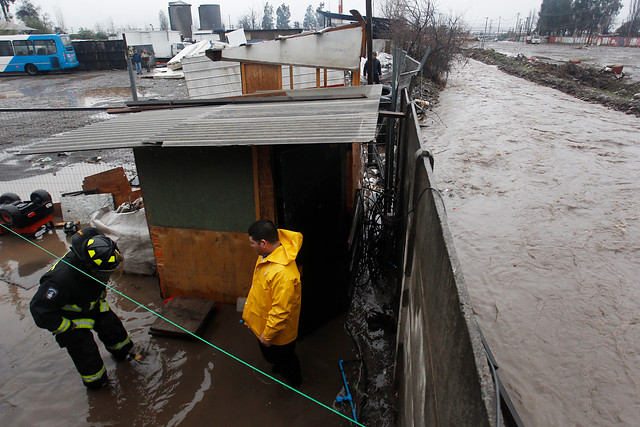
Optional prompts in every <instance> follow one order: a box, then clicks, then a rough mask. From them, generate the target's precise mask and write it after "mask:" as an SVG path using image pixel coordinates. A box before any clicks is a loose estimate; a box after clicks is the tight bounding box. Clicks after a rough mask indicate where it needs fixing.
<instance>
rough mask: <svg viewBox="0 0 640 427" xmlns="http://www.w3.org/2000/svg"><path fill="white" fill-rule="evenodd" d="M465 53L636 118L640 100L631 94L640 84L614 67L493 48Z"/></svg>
mask: <svg viewBox="0 0 640 427" xmlns="http://www.w3.org/2000/svg"><path fill="white" fill-rule="evenodd" d="M466 54H467V56H469V57H470V58H473V59H475V60H478V61H481V62H484V63H486V64H490V65H496V66H497V67H498V69H500V70H501V71H504V72H505V73H508V74H511V75H514V76H518V77H521V78H523V79H526V80H529V81H532V82H534V83H538V84H541V85H544V86H549V87H552V88H555V89H558V90H560V91H562V92H564V93H567V94H569V95H572V96H575V97H576V98H579V99H582V100H584V101H588V102H591V103H595V104H602V105H605V106H607V107H610V108H613V109H615V110H618V111H623V112H625V113H627V114H633V115H635V116H637V117H640V99H638V98H636V96H635V94H637V93H638V92H640V83H637V82H635V83H634V82H631V81H628V80H627V79H625V78H624V77H620V76H623V72H620V73H615V72H613V68H617V67H605V68H604V69H598V68H595V67H592V66H589V65H585V64H581V63H576V62H559V63H551V62H549V61H546V60H544V58H535V57H533V58H527V57H526V56H524V55H518V56H516V57H511V56H507V55H505V54H502V53H498V52H496V51H494V50H493V49H477V48H475V49H468V50H467V51H466ZM606 68H609V69H610V70H611V71H608V70H607V69H606Z"/></svg>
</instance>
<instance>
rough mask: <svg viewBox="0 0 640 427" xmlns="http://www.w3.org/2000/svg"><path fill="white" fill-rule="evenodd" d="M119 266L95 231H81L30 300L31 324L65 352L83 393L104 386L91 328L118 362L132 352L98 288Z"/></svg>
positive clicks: (112, 249) (103, 289)
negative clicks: (74, 368)
mask: <svg viewBox="0 0 640 427" xmlns="http://www.w3.org/2000/svg"><path fill="white" fill-rule="evenodd" d="M122 262H123V257H122V255H120V251H119V250H118V247H117V246H116V244H115V243H114V242H113V240H111V239H110V238H108V237H107V236H105V235H104V234H102V232H101V231H100V230H98V229H97V228H91V227H89V228H85V229H83V230H81V231H78V232H77V233H76V234H74V236H73V237H72V238H71V251H69V252H68V253H67V254H66V255H65V256H64V258H62V261H58V262H57V263H56V264H55V265H54V266H53V267H51V269H50V270H49V271H48V272H46V273H45V274H44V275H43V276H42V278H41V279H40V287H39V288H38V290H37V291H36V294H35V295H34V296H33V299H32V300H31V305H30V308H31V315H32V316H33V319H34V320H35V322H36V325H38V326H39V327H41V328H44V329H48V330H49V331H51V332H52V333H53V335H54V336H55V338H56V341H57V342H58V344H59V345H60V347H63V348H66V349H67V352H68V353H69V356H71V359H72V360H73V363H74V364H75V366H76V369H77V370H78V372H79V373H80V376H81V377H82V383H83V384H84V385H85V386H86V387H87V388H89V389H99V388H101V387H103V386H105V385H106V384H107V371H106V368H105V366H104V363H103V362H102V358H101V357H100V351H99V350H98V346H97V345H96V343H95V341H94V339H93V334H92V333H91V330H92V329H93V330H95V331H96V332H97V333H98V338H100V341H102V342H103V343H104V345H105V347H106V348H107V350H108V351H109V352H110V353H111V354H112V355H113V357H114V358H115V359H116V360H117V361H119V362H120V361H124V360H126V359H127V357H128V356H129V350H131V348H132V347H133V343H132V342H131V339H130V338H129V335H128V334H127V331H126V330H125V329H124V326H122V322H121V321H120V319H119V318H118V316H116V315H115V314H114V313H113V311H111V310H110V309H109V304H108V303H107V302H106V301H105V296H106V292H107V291H106V287H105V286H104V284H103V283H104V282H106V281H108V280H109V277H110V276H111V274H112V273H113V272H114V271H115V270H117V269H118V268H119V267H121V266H122Z"/></svg>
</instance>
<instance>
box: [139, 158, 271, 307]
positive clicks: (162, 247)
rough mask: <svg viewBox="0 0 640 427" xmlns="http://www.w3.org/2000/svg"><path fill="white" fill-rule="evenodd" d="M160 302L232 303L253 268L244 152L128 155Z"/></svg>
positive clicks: (251, 197)
mask: <svg viewBox="0 0 640 427" xmlns="http://www.w3.org/2000/svg"><path fill="white" fill-rule="evenodd" d="M134 154H135V158H136V164H137V168H138V174H139V177H140V184H141V188H142V191H143V196H144V200H145V207H146V212H147V219H148V223H149V229H150V232H151V236H152V240H153V244H154V251H155V255H156V262H157V265H158V275H159V277H160V284H161V290H162V295H163V296H164V297H165V298H167V297H173V296H185V297H192V298H204V299H212V300H215V301H218V302H222V303H235V301H236V298H237V297H239V296H245V295H246V294H247V292H248V290H249V287H250V285H251V274H252V271H253V265H254V263H255V260H256V255H255V252H254V251H253V250H252V249H251V247H250V246H249V244H248V240H247V236H246V229H247V227H248V226H249V225H250V224H251V223H252V222H253V221H255V219H256V215H257V214H258V212H259V209H256V203H255V201H256V197H255V195H256V186H255V180H254V166H253V165H254V158H255V156H254V153H253V151H252V148H251V147H197V148H161V147H148V148H147V147H144V148H136V149H135V150H134Z"/></svg>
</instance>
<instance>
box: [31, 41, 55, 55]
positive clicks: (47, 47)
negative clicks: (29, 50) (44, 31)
mask: <svg viewBox="0 0 640 427" xmlns="http://www.w3.org/2000/svg"><path fill="white" fill-rule="evenodd" d="M33 45H34V46H35V48H36V55H55V54H56V53H57V52H58V50H57V49H56V42H55V41H53V40H34V41H33Z"/></svg>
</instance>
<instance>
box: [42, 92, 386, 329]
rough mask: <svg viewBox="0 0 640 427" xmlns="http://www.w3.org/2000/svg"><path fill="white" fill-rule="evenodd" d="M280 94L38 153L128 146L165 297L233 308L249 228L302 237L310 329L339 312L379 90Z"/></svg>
mask: <svg viewBox="0 0 640 427" xmlns="http://www.w3.org/2000/svg"><path fill="white" fill-rule="evenodd" d="M284 93H285V95H283V96H275V97H269V98H253V99H245V100H244V102H243V103H241V100H238V99H235V100H228V101H221V104H220V105H212V106H200V107H188V108H173V109H164V110H152V111H143V112H136V113H128V114H123V115H120V116H118V117H115V118H114V119H111V120H107V121H105V122H101V123H95V124H92V125H89V126H86V127H84V128H82V129H78V130H76V131H73V132H69V133H66V134H61V135H57V136H55V137H53V138H51V139H49V140H48V141H46V142H44V143H42V144H39V145H38V146H37V149H36V151H38V152H40V153H44V152H61V151H77V150H96V149H103V150H107V149H115V148H132V149H133V153H134V156H135V161H136V166H137V169H138V175H139V178H140V184H141V189H142V194H143V196H144V202H145V207H146V212H147V219H148V224H149V230H150V232H151V236H152V240H153V244H154V251H155V256H156V262H157V266H158V275H159V278H160V285H161V290H162V295H163V296H164V297H173V296H185V297H191V298H203V299H211V300H215V301H218V302H222V303H235V302H236V299H237V298H238V297H243V296H246V295H247V293H248V291H249V288H250V284H251V275H252V270H253V265H254V263H255V260H256V255H255V253H254V252H253V250H252V249H251V248H250V246H249V244H248V237H247V234H246V231H247V228H248V226H249V225H250V224H251V223H252V222H253V221H255V220H256V219H260V218H268V219H272V220H274V221H275V222H276V224H278V226H279V227H281V228H288V229H293V230H297V231H300V232H302V233H303V235H304V245H303V250H302V252H301V253H300V255H299V261H300V265H301V269H302V275H303V280H304V283H305V286H304V291H303V292H304V294H303V298H304V300H305V304H306V305H305V318H304V319H303V320H302V322H301V323H303V324H305V325H307V326H310V325H311V324H313V323H314V321H318V322H321V321H322V319H323V318H324V319H326V318H327V316H328V315H329V316H330V315H332V314H334V313H337V312H338V311H340V310H341V309H343V305H342V304H344V302H345V298H346V291H347V271H346V261H345V260H346V259H347V256H346V251H347V248H346V242H347V237H348V232H349V225H350V222H349V217H350V213H351V210H352V205H353V199H354V194H355V190H356V186H357V185H358V182H359V177H358V174H359V173H360V171H359V167H360V166H359V165H360V163H361V162H360V157H359V156H360V145H359V144H360V143H362V142H369V141H372V140H373V139H374V138H375V131H376V122H377V117H378V104H379V99H380V93H381V87H380V86H361V87H345V88H327V89H311V90H302V91H298V90H294V91H285V92H284ZM234 101H235V102H236V103H232V102H234ZM227 102H228V103H227Z"/></svg>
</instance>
